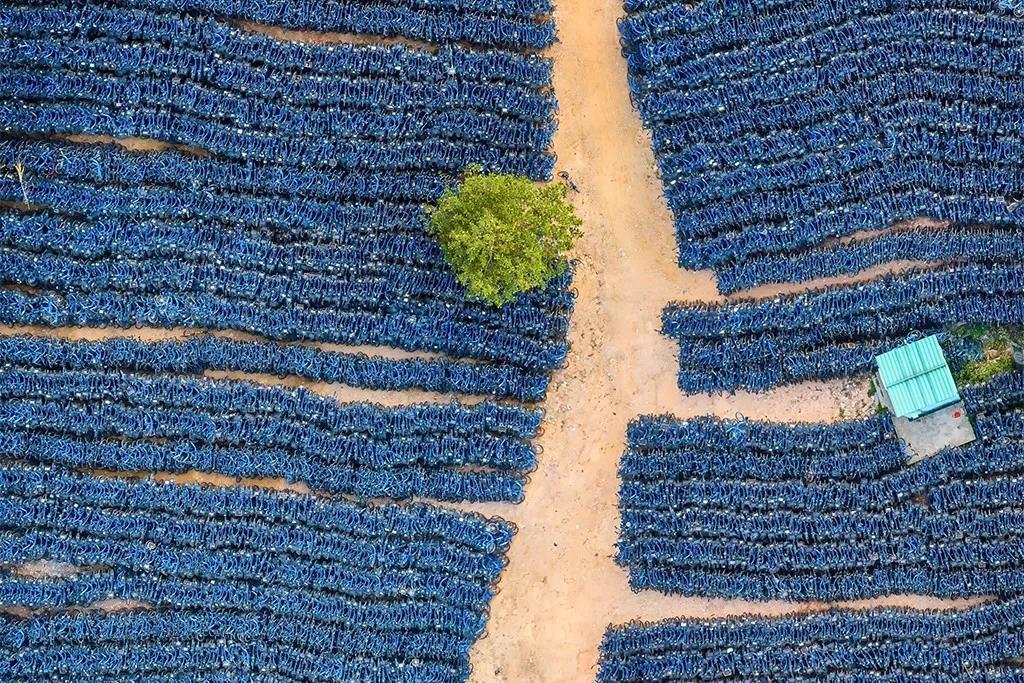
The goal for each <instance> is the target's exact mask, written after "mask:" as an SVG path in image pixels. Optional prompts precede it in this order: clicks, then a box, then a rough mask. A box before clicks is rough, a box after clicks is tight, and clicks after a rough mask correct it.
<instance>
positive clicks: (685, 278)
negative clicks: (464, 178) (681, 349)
mask: <svg viewBox="0 0 1024 683" xmlns="http://www.w3.org/2000/svg"><path fill="white" fill-rule="evenodd" d="M556 5H557V6H558V9H557V12H556V19H557V21H558V27H559V34H560V37H561V43H560V44H559V45H558V46H557V47H556V48H555V49H554V50H552V55H553V57H554V60H555V89H556V92H557V94H558V98H559V103H560V114H559V130H558V134H557V136H556V138H555V149H556V152H557V153H558V170H563V169H564V170H567V171H568V172H569V173H570V174H571V175H572V177H573V178H574V179H575V180H576V182H577V183H578V184H579V186H580V188H581V190H582V193H581V194H579V195H576V204H577V206H578V208H579V211H580V214H581V216H582V218H583V219H584V222H585V227H584V229H585V230H586V236H585V237H584V238H583V239H582V241H581V243H580V245H579V248H578V254H577V256H578V258H579V260H580V267H579V271H578V273H577V276H576V286H577V288H578V290H579V298H578V300H577V307H576V311H575V313H574V317H573V321H572V331H571V333H570V336H571V339H572V343H573V347H572V352H571V354H570V357H569V364H568V367H567V368H566V369H565V370H563V371H562V372H561V373H560V374H559V375H558V376H556V378H555V381H554V383H553V385H552V389H551V391H550V393H549V395H548V400H547V402H546V403H545V407H546V409H547V418H546V420H545V424H544V429H545V433H544V435H543V437H542V438H541V440H540V443H541V445H542V446H543V449H544V454H543V455H542V456H541V459H540V467H539V468H538V470H537V472H536V473H534V475H533V477H532V479H531V482H530V485H529V487H528V489H527V495H526V501H525V502H524V503H523V504H521V505H519V506H487V507H486V508H485V509H484V511H485V512H493V513H495V514H500V515H502V516H504V517H506V518H507V519H511V520H513V521H515V522H516V523H517V524H518V525H519V535H518V536H517V537H516V539H515V541H514V542H513V546H512V549H511V552H510V562H509V566H508V567H507V569H506V570H505V572H504V573H503V575H502V579H501V586H500V588H501V592H500V594H499V595H498V596H497V597H496V598H495V600H494V603H493V606H492V609H491V615H490V621H489V622H488V633H487V636H486V637H485V638H484V639H482V640H481V641H480V642H479V643H478V644H477V646H476V647H475V649H474V653H473V659H472V661H473V667H474V675H473V681H474V682H475V683H491V682H499V681H500V682H507V683H569V682H577V681H578V682H583V681H593V680H594V675H595V674H596V671H597V669H596V662H597V647H598V644H599V642H600V639H601V635H602V633H603V631H604V628H605V627H606V626H607V625H608V624H609V623H622V622H625V621H629V620H632V619H635V618H640V619H643V620H652V619H661V618H666V617H671V616H683V615H687V616H698V615H708V616H710V615H726V614H736V613H742V612H747V611H752V610H756V611H758V612H762V613H779V612H783V611H790V610H792V609H793V607H792V606H786V605H785V604H761V605H751V604H745V603H742V602H738V601H733V602H728V601H719V600H716V601H707V600H688V599H682V598H678V597H668V596H664V595H661V594H658V593H655V592H653V591H647V592H644V593H640V594H635V593H632V592H631V591H630V589H629V587H628V585H627V581H626V575H625V573H624V572H623V571H622V570H621V569H619V568H618V567H617V566H616V565H615V564H614V561H613V554H614V544H615V541H616V536H617V509H616V504H617V488H618V482H617V479H616V465H617V461H618V457H619V454H620V452H621V451H622V448H623V443H624V438H625V430H626V424H627V422H628V421H629V420H630V419H631V418H632V417H634V416H637V415H640V414H643V413H664V412H670V413H674V414H676V415H679V416H689V415H698V414H705V413H709V412H710V413H716V414H718V415H721V416H733V415H735V414H737V413H742V414H743V415H746V416H748V417H761V418H770V419H776V420H818V419H826V420H827V419H834V418H836V417H838V416H839V414H840V408H841V407H843V408H845V410H846V413H847V414H848V415H849V414H850V412H851V410H853V409H854V406H855V404H856V403H857V402H858V401H860V400H862V397H863V396H864V389H863V386H862V385H857V384H855V383H845V384H843V383H833V384H831V385H827V386H826V385H821V384H805V385H800V386H796V387H788V388H784V389H782V390H779V391H775V392H773V393H772V394H770V395H768V396H758V397H752V396H734V397H728V398H715V399H710V398H707V397H692V396H691V397H687V396H684V395H682V394H681V392H680V391H679V389H678V388H677V387H676V384H675V372H676V368H677V364H676V358H675V350H676V348H675V345H674V344H673V343H672V342H671V341H670V340H669V339H667V338H665V337H663V336H661V335H660V334H659V333H658V327H659V316H660V313H661V309H662V307H663V306H664V305H665V304H666V303H667V302H668V301H670V300H673V299H682V298H685V299H706V300H713V299H717V298H718V297H717V293H716V292H715V289H714V283H713V280H712V277H711V275H710V274H708V273H694V272H685V271H682V270H680V269H679V268H678V267H677V266H676V263H675V246H674V241H673V236H672V228H671V218H670V215H669V212H668V208H667V206H666V205H665V202H664V200H663V199H662V198H661V187H660V181H659V179H658V176H657V171H656V168H655V165H654V159H653V155H652V152H651V149H650V140H649V138H648V136H647V134H646V133H645V132H644V130H643V128H642V126H641V124H640V121H639V118H638V116H637V114H636V113H635V112H634V111H633V109H632V107H631V105H630V101H629V92H628V88H627V83H626V68H625V61H624V60H623V58H622V56H621V53H620V48H619V42H618V35H617V29H616V20H617V18H618V17H619V16H620V13H621V2H620V0H591V1H590V2H581V1H580V0H561V2H556ZM476 509H481V507H480V506H477V508H476ZM888 602H894V603H904V604H906V603H907V602H910V601H908V600H906V599H903V600H900V599H895V600H890V601H888ZM913 602H914V603H915V604H919V605H924V604H929V603H934V604H940V603H938V602H936V601H922V600H917V601H913ZM806 607H807V608H814V607H815V606H814V605H806Z"/></svg>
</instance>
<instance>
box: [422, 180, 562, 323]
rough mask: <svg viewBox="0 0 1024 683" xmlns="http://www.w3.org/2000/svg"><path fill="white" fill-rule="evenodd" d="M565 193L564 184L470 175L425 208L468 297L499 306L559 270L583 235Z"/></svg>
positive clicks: (543, 282) (534, 287)
mask: <svg viewBox="0 0 1024 683" xmlns="http://www.w3.org/2000/svg"><path fill="white" fill-rule="evenodd" d="M565 193H566V188H565V187H564V186H562V185H553V184H548V185H537V184H535V183H532V182H530V180H528V179H527V178H523V177H520V176H514V175H493V174H481V173H479V172H476V171H470V172H469V173H467V175H466V177H465V178H464V179H463V181H462V183H461V184H460V185H459V186H458V187H457V188H455V189H454V190H451V189H449V190H446V191H445V193H444V194H443V195H442V196H441V199H440V200H439V201H438V205H437V206H436V207H431V208H428V210H427V212H428V216H429V219H430V225H429V231H430V232H431V233H432V234H434V235H436V236H437V238H438V240H439V241H440V243H441V249H442V250H443V251H444V256H445V259H446V260H447V261H448V263H449V264H450V265H451V266H452V269H453V270H454V271H455V276H456V277H457V278H458V280H459V282H460V283H462V285H463V286H465V287H466V293H467V296H469V297H470V298H473V299H479V300H481V301H486V302H487V303H490V304H492V305H495V306H500V305H502V304H505V303H507V302H509V301H511V300H512V299H514V298H515V296H516V295H517V294H519V293H521V292H525V291H527V290H531V289H536V288H538V287H542V286H544V284H546V283H547V282H548V281H549V280H551V278H553V277H555V276H557V275H560V274H561V273H562V272H563V271H564V270H565V267H566V261H565V258H564V257H563V254H565V252H567V251H568V250H569V249H570V248H572V245H573V244H574V243H575V241H576V240H577V239H578V238H579V237H580V235H582V233H581V232H580V230H579V227H580V225H582V221H580V219H579V218H577V216H576V212H575V210H574V209H573V207H572V205H571V204H569V203H568V202H567V201H566V200H565Z"/></svg>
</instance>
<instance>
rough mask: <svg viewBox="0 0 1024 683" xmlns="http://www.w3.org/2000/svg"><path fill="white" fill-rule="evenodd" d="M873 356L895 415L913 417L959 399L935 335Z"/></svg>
mask: <svg viewBox="0 0 1024 683" xmlns="http://www.w3.org/2000/svg"><path fill="white" fill-rule="evenodd" d="M876 360H877V361H878V375H879V377H880V378H881V380H882V384H884V385H885V390H886V393H888V394H889V400H890V402H891V403H892V409H893V412H894V413H895V414H896V417H907V418H910V419H914V418H916V417H920V416H921V415H925V414H927V413H930V412H932V411H934V410H938V409H939V408H942V407H945V406H948V405H952V404H953V403H956V402H957V401H959V400H960V394H959V392H957V390H956V383H955V382H953V374H952V373H951V372H950V371H949V364H948V363H946V356H945V354H943V353H942V347H941V346H939V338H938V337H936V336H935V335H932V336H930V337H926V338H924V339H921V340H918V341H915V342H911V343H910V344H905V345H903V346H901V347H899V348H897V349H893V350H892V351H888V352H886V353H883V354H882V355H880V356H878V357H877V358H876Z"/></svg>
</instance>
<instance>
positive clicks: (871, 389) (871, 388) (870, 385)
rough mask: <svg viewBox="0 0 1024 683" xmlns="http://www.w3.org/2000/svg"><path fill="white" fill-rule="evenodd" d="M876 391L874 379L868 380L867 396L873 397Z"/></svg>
mask: <svg viewBox="0 0 1024 683" xmlns="http://www.w3.org/2000/svg"><path fill="white" fill-rule="evenodd" d="M877 393H878V387H876V386H875V380H871V381H870V382H868V396H870V397H874V395H875V394H877Z"/></svg>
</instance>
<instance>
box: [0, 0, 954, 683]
mask: <svg viewBox="0 0 1024 683" xmlns="http://www.w3.org/2000/svg"><path fill="white" fill-rule="evenodd" d="M556 5H557V11H556V19H557V21H558V27H559V33H560V37H561V43H560V44H559V45H558V46H556V47H555V48H553V49H552V50H551V55H552V57H553V58H554V60H555V89H556V92H557V94H558V97H559V101H560V106H561V111H560V115H559V131H558V134H557V136H556V138H555V151H556V152H557V154H558V157H559V164H558V170H566V171H568V172H569V173H570V174H571V175H572V177H573V179H574V180H575V181H576V182H577V183H578V185H579V186H580V188H581V190H582V192H581V193H580V194H578V195H574V201H575V203H576V205H577V207H578V209H579V213H580V215H581V217H582V218H583V219H584V222H585V226H584V229H585V231H586V234H585V237H584V238H583V239H582V240H581V241H580V244H579V246H578V248H577V252H576V254H575V256H576V258H577V259H578V261H579V266H578V271H577V274H576V283H575V284H576V287H577V289H578V291H579V297H578V300H577V306H576V310H575V313H574V317H573V321H572V327H571V331H570V337H571V341H572V344H573V347H572V351H571V354H570V356H569V361H568V366H567V367H566V368H565V369H564V370H562V371H560V372H559V373H558V374H557V375H556V377H555V380H554V382H553V383H552V387H551V390H550V392H549V395H548V399H547V401H546V402H545V403H544V408H545V409H546V411H547V416H546V419H545V422H544V434H543V436H542V437H541V438H540V440H539V443H540V445H541V447H542V448H543V454H542V455H541V456H540V465H539V467H538V470H537V471H536V472H535V473H534V474H533V476H532V479H531V482H530V484H529V487H528V489H527V497H526V501H525V502H524V503H522V504H521V505H517V506H513V505H472V506H469V505H467V506H462V507H464V508H466V509H472V510H475V511H478V512H481V513H484V514H488V515H500V516H502V517H505V518H506V519H510V520H512V521H514V522H515V523H516V524H517V525H518V527H519V534H518V535H517V536H516V538H515V540H514V541H513V544H512V547H511V550H510V554H509V559H510V561H509V566H508V567H507V568H506V571H505V572H504V573H503V575H502V579H501V585H500V589H501V592H500V593H499V595H498V596H497V597H496V598H495V600H494V602H493V604H492V608H491V614H490V620H489V622H488V632H487V634H486V636H485V637H484V638H483V639H481V640H480V641H479V642H478V643H477V645H476V647H475V648H474V651H473V656H472V663H473V666H474V673H473V677H472V681H473V683H570V682H573V683H575V682H584V681H592V680H594V676H595V674H596V671H597V649H598V645H599V643H600V639H601V636H602V633H603V631H604V629H605V627H606V626H608V625H609V624H611V623H623V622H626V621H630V620H633V619H642V620H654V619H662V618H668V617H675V616H725V615H732V614H740V613H744V612H751V611H756V612H759V613H764V614H769V613H773V614H776V613H782V612H787V611H792V610H793V609H797V608H799V609H821V608H822V606H821V605H813V604H810V605H808V604H805V605H802V606H794V605H787V604H785V603H770V604H760V605H753V604H749V603H742V602H737V601H731V602H730V601H720V600H711V601H709V600H696V599H682V598H678V597H669V596H665V595H661V594H658V593H655V592H652V591H647V592H644V593H633V592H631V591H630V589H629V587H628V585H627V581H626V575H625V573H624V572H623V571H622V570H620V569H619V568H618V567H617V566H616V565H615V563H614V560H613V556H614V544H615V541H616V537H617V519H618V513H617V507H616V505H617V488H618V482H617V478H616V466H617V461H618V457H619V454H620V452H621V451H622V449H623V446H624V440H625V433H626V424H627V422H628V421H629V420H630V419H631V418H633V417H636V416H638V415H641V414H646V413H673V414H675V415H677V416H680V417H685V416H694V415H702V414H707V413H713V414H717V415H719V416H723V417H732V416H736V415H740V414H742V415H745V416H747V417H751V418H766V419H772V420H777V421H790V420H829V419H838V418H840V417H843V416H845V417H852V416H855V415H859V414H864V413H866V412H869V411H870V409H871V406H870V405H869V400H868V399H867V397H866V393H865V382H863V381H860V382H836V383H830V384H821V383H806V384H802V385H798V386H792V387H786V388H783V389H780V390H778V391H775V392H772V393H771V394H769V395H761V396H751V395H743V394H740V395H735V396H719V397H706V396H684V395H683V394H682V393H681V392H680V391H679V389H678V388H677V387H676V384H675V375H676V369H677V362H676V357H675V356H676V346H675V344H674V343H673V342H672V341H671V340H669V339H668V338H666V337H663V336H662V335H661V334H660V333H659V332H658V329H659V326H660V314H661V310H662V308H663V307H664V306H665V304H666V303H668V302H669V301H672V300H679V299H687V300H706V301H714V300H719V298H720V297H718V295H717V293H716V291H715V285H714V280H713V277H712V276H711V274H710V273H696V272H686V271H683V270H681V269H679V268H678V267H677V266H676V262H675V257H676V250H675V243H674V237H673V232H672V227H671V218H670V215H669V213H668V209H667V207H666V205H665V203H664V201H663V199H662V198H661V185H660V180H659V178H658V175H657V170H656V167H655V164H654V159H653V156H652V153H651V149H650V140H649V137H648V136H647V134H646V133H645V132H644V130H643V128H642V126H641V124H640V121H639V118H638V117H637V115H636V113H635V112H634V111H633V109H632V107H631V105H630V101H629V89H628V86H627V83H626V68H625V61H624V60H623V58H622V57H621V54H620V51H619V42H618V34H617V29H616V20H617V18H618V17H619V15H620V13H621V0H590V1H589V2H583V0H559V1H557V2H556ZM247 28H249V29H252V30H266V32H268V33H270V34H272V35H277V36H278V37H282V38H287V39H294V40H308V41H311V42H321V41H325V40H331V41H333V40H343V41H351V40H352V37H351V36H329V35H326V34H303V33H295V32H281V31H277V30H267V29H263V28H261V27H255V26H247ZM93 139H94V138H86V137H84V136H83V137H81V141H86V140H93ZM108 141H109V140H108ZM119 142H120V143H121V144H124V145H125V146H127V147H129V148H134V149H139V150H157V149H162V148H164V147H166V145H163V144H162V143H155V142H153V141H144V140H141V141H140V140H122V141H119ZM909 265H913V264H898V266H896V267H899V268H903V267H907V266H909ZM891 268H892V267H890V269H891ZM880 272H882V270H876V271H872V272H871V273H866V274H862V276H860V277H863V276H865V275H867V276H873V275H877V274H879V273H880ZM783 289H784V288H763V289H761V290H758V291H757V292H756V294H758V295H764V296H768V295H774V294H776V293H778V292H780V291H783ZM790 289H792V288H790ZM14 332H31V333H35V334H52V335H61V336H66V337H69V338H88V339H96V338H105V337H111V336H133V337H137V338H143V339H164V338H169V337H181V336H183V335H187V334H190V333H191V332H190V331H188V330H172V331H165V330H89V329H78V328H73V329H56V330H54V329H49V328H20V329H12V328H2V327H0V334H11V333H14ZM225 336H231V337H237V338H246V336H245V335H236V334H227V335H225ZM345 350H352V349H351V348H348V349H345ZM356 350H359V351H365V352H367V353H370V354H381V355H388V356H408V355H423V354H406V353H405V352H401V351H393V350H388V349H379V348H372V349H371V348H361V349H356ZM211 374H212V373H211ZM217 376H230V377H241V378H246V379H250V380H253V381H257V382H264V383H280V382H281V381H282V380H279V379H278V378H273V377H264V376H253V375H239V374H235V373H217ZM285 383H286V384H288V385H290V386H300V385H302V386H307V387H308V388H310V389H312V390H314V391H317V392H319V393H323V394H326V395H330V396H334V397H336V398H337V399H339V400H342V401H357V400H368V401H376V402H380V403H383V404H386V405H397V404H406V403H412V402H417V401H430V400H448V399H449V398H451V397H445V396H439V395H436V394H430V393H428V392H377V391H366V390H359V389H353V388H350V387H345V386H341V385H336V384H313V383H307V382H302V381H299V380H295V379H289V380H285ZM459 398H460V399H463V400H465V399H466V397H459ZM470 400H472V399H470ZM162 476H163V477H164V478H174V479H177V480H180V481H196V482H205V483H209V484H213V485H221V486H225V485H235V484H240V483H244V484H247V485H258V486H266V487H271V488H289V489H293V490H300V491H301V490H306V489H305V487H303V486H301V485H288V484H286V483H285V482H282V481H280V480H245V481H242V480H236V479H232V478H228V477H223V476H217V475H210V474H203V473H190V474H186V475H182V476H176V477H170V476H169V475H162ZM27 571H30V572H36V573H39V572H41V573H44V574H60V573H66V571H67V568H66V567H53V566H42V565H40V566H36V567H31V568H27ZM887 602H889V603H893V604H914V605H919V606H940V605H942V604H943V603H941V602H939V601H935V600H928V599H914V598H898V597H897V598H893V599H890V600H887ZM132 606H133V605H123V604H111V605H106V606H105V607H106V608H110V609H123V608H126V607H132Z"/></svg>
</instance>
